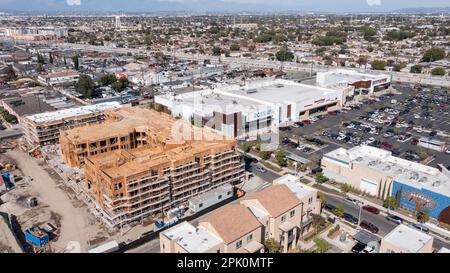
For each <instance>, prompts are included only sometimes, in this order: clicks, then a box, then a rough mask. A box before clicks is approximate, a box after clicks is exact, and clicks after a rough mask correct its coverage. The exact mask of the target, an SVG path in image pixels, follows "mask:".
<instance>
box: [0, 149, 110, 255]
mask: <svg viewBox="0 0 450 273" xmlns="http://www.w3.org/2000/svg"><path fill="white" fill-rule="evenodd" d="M6 156H7V157H9V158H11V159H12V160H14V161H15V162H16V164H17V166H18V168H19V169H20V170H21V171H22V172H23V175H24V176H31V177H32V178H33V181H31V182H25V181H24V182H22V183H18V184H17V185H16V188H14V189H13V190H11V191H10V192H8V193H7V194H8V195H9V196H6V198H4V196H2V199H9V202H8V200H6V201H7V202H6V203H5V204H3V205H2V210H3V209H5V210H7V211H8V212H10V213H13V214H15V215H17V217H18V219H19V222H20V223H21V225H22V227H23V228H26V227H27V226H31V225H41V224H45V223H47V222H50V223H52V224H53V225H55V226H56V227H57V228H58V229H59V236H58V237H57V238H56V240H55V241H53V242H52V248H53V249H54V250H55V251H57V252H62V251H64V249H65V248H66V247H67V245H68V243H69V242H73V241H74V242H78V243H79V244H80V246H81V251H82V252H85V251H86V249H87V248H88V244H89V243H88V242H89V241H92V240H98V239H99V238H105V237H108V234H107V233H106V232H105V231H104V230H103V229H102V228H101V226H100V224H98V223H97V221H95V219H94V217H93V216H92V215H91V214H90V213H89V212H88V211H87V207H86V206H85V205H84V204H83V203H82V202H81V201H79V200H77V199H75V196H74V193H73V192H71V191H70V190H69V189H67V188H66V187H65V186H64V185H63V184H62V183H61V180H60V179H58V175H57V174H56V173H54V172H53V171H52V170H50V169H49V168H47V166H46V165H45V164H44V163H42V162H41V161H39V160H37V159H34V158H32V157H30V156H28V155H27V154H26V153H24V152H22V151H9V152H8V153H7V154H6ZM29 196H35V197H37V198H38V203H39V206H38V207H36V208H29V207H27V206H26V202H24V201H25V200H26V198H27V197H29Z"/></svg>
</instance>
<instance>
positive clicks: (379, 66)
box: [371, 60, 387, 70]
mask: <svg viewBox="0 0 450 273" xmlns="http://www.w3.org/2000/svg"><path fill="white" fill-rule="evenodd" d="M371 65H372V69H374V70H384V69H385V68H386V65H387V63H386V62H385V61H383V60H374V61H373V62H372V63H371Z"/></svg>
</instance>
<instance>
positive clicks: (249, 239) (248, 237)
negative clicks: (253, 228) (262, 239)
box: [247, 234, 253, 243]
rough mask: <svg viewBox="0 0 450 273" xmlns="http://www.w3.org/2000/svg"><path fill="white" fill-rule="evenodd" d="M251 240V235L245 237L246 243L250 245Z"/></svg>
mask: <svg viewBox="0 0 450 273" xmlns="http://www.w3.org/2000/svg"><path fill="white" fill-rule="evenodd" d="M251 240H253V234H250V235H248V236H247V243H250V242H251Z"/></svg>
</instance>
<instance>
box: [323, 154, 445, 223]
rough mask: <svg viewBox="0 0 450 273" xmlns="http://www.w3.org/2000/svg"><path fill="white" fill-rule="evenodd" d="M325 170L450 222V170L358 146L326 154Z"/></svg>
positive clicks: (329, 175) (440, 219) (381, 197)
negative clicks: (449, 214) (449, 215)
mask: <svg viewBox="0 0 450 273" xmlns="http://www.w3.org/2000/svg"><path fill="white" fill-rule="evenodd" d="M321 166H322V169H323V173H324V175H325V176H327V177H328V178H330V179H333V180H335V181H337V182H339V183H344V184H348V185H350V186H352V187H354V188H356V189H358V190H361V191H363V192H366V193H367V194H370V195H372V196H375V197H378V198H380V199H385V198H386V197H388V196H392V197H395V198H396V199H398V201H399V203H400V205H401V206H402V207H404V208H407V209H410V210H413V211H419V210H421V209H423V208H426V209H428V210H429V212H430V216H431V217H434V218H436V219H437V220H439V221H440V222H443V223H447V224H450V219H449V217H448V212H449V211H450V172H449V171H448V170H447V169H446V168H445V167H444V166H442V165H439V166H438V168H433V167H430V166H427V165H423V164H420V163H416V162H412V161H408V160H405V159H402V158H399V157H395V156H392V153H391V152H390V151H386V150H383V149H379V148H375V147H371V146H358V147H354V148H351V149H348V150H347V149H344V148H339V149H336V150H334V151H331V152H329V153H327V154H325V155H324V156H323V158H322V162H321Z"/></svg>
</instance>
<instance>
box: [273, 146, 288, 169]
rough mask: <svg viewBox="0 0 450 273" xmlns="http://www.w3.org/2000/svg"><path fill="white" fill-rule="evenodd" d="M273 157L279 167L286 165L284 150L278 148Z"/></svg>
mask: <svg viewBox="0 0 450 273" xmlns="http://www.w3.org/2000/svg"><path fill="white" fill-rule="evenodd" d="M275 158H276V159H277V162H278V165H280V166H281V167H286V166H287V160H286V152H285V151H284V150H278V151H277V152H276V153H275Z"/></svg>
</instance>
